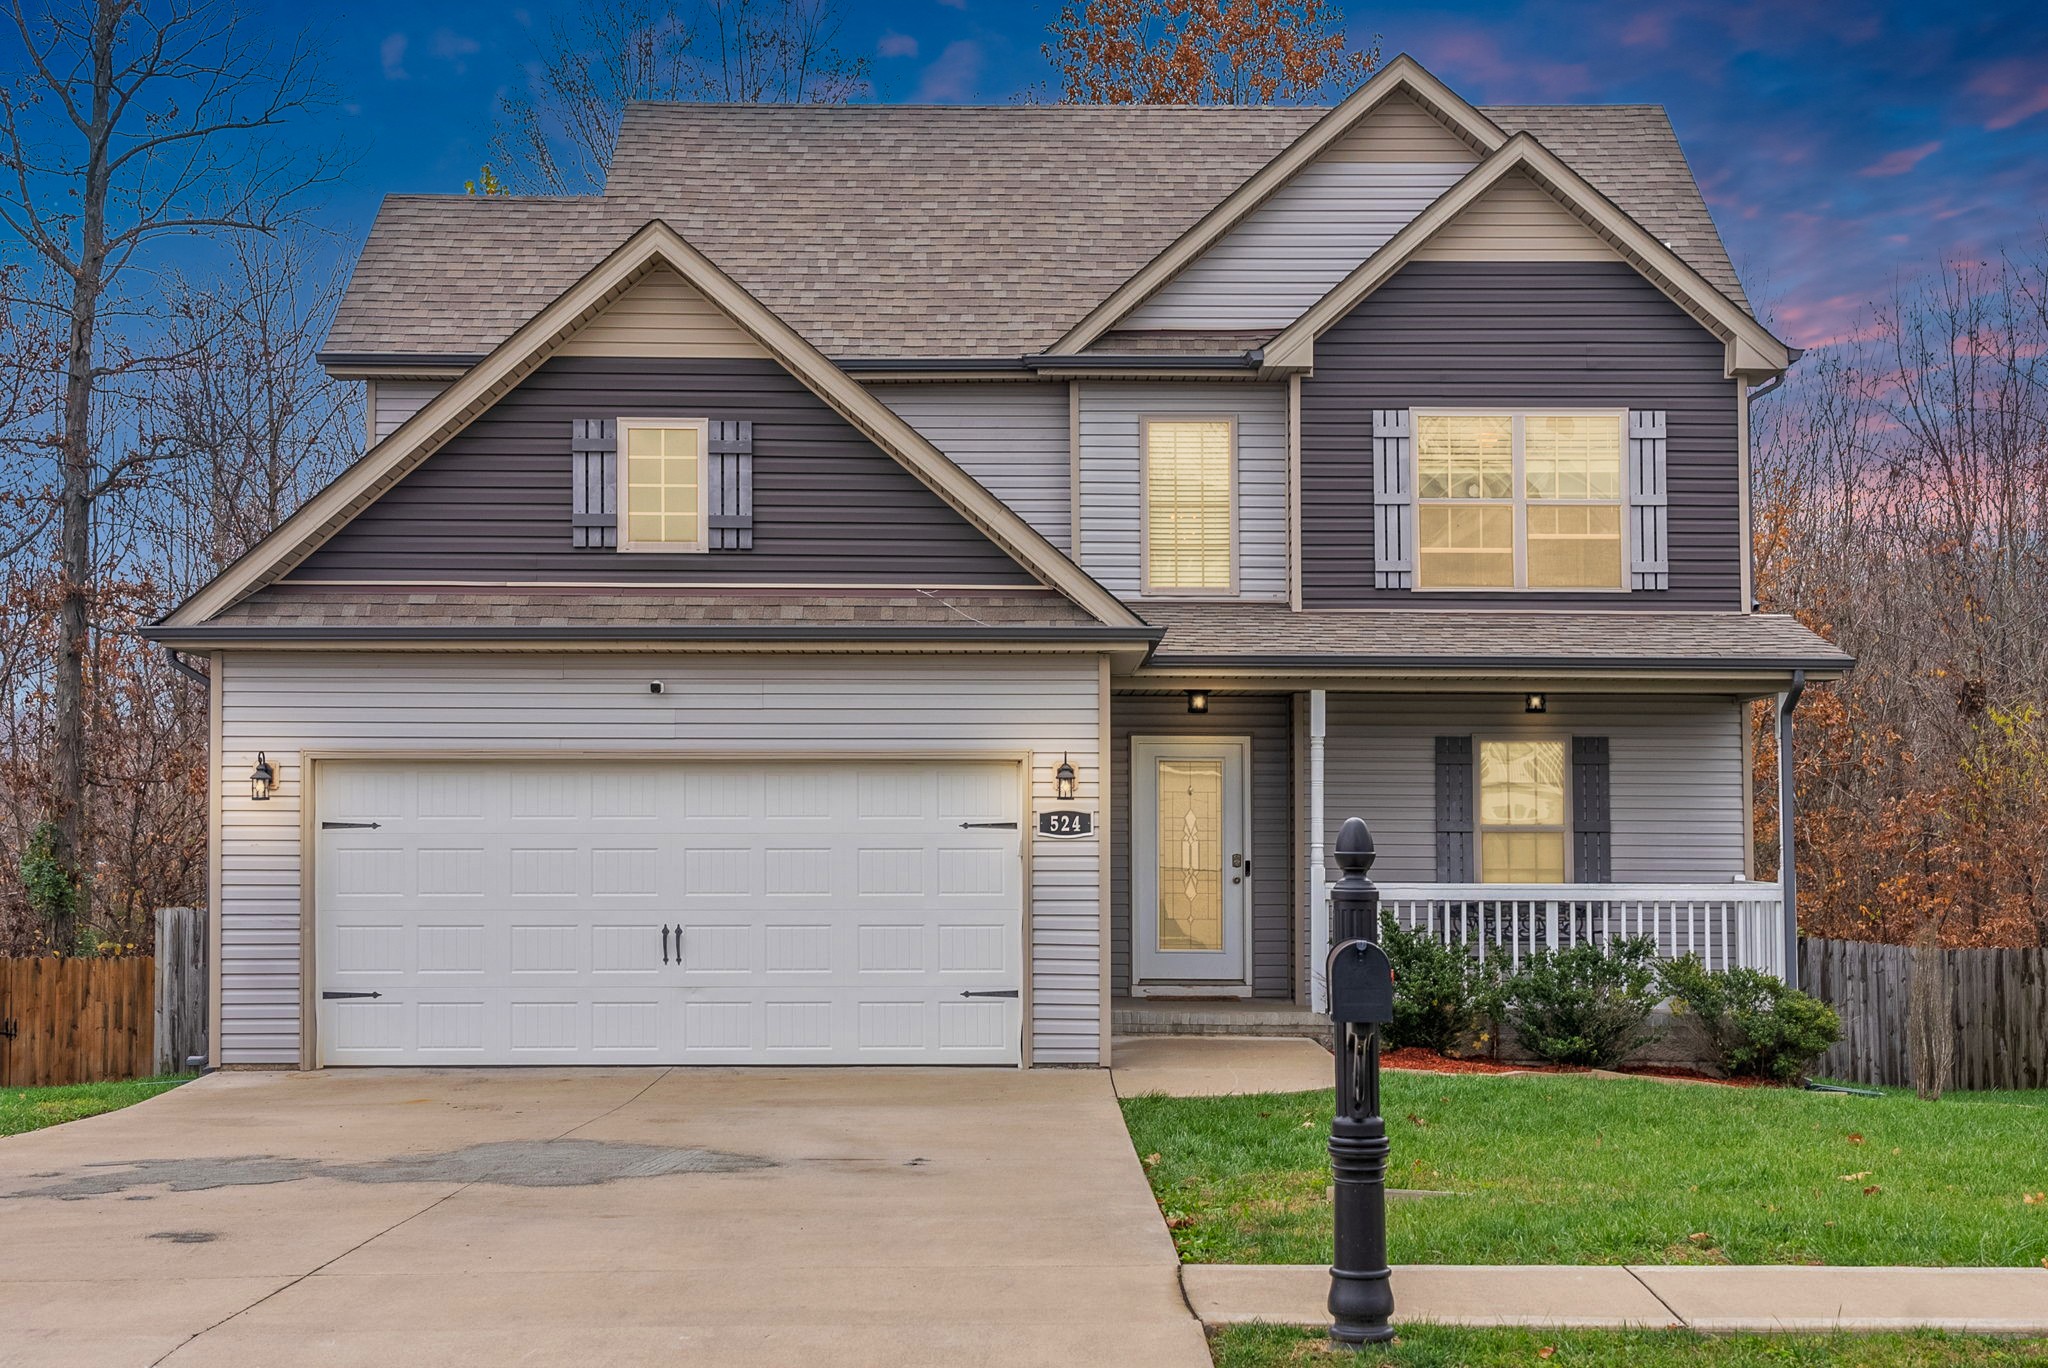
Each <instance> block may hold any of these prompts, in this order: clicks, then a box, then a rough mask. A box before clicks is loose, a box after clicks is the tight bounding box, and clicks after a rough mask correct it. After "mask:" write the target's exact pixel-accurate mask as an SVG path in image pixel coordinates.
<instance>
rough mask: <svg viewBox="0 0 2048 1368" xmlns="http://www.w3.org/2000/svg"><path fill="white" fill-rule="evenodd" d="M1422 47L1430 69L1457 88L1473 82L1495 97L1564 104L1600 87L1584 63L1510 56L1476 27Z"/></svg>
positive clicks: (1418, 46) (1419, 48)
mask: <svg viewBox="0 0 2048 1368" xmlns="http://www.w3.org/2000/svg"><path fill="white" fill-rule="evenodd" d="M1416 48H1417V51H1418V53H1419V54H1420V55H1421V57H1422V60H1423V62H1424V63H1425V64H1426V65H1428V66H1430V67H1431V68H1432V69H1438V70H1441V71H1444V72H1447V73H1451V75H1452V82H1451V83H1452V84H1453V85H1457V84H1459V83H1461V82H1465V81H1470V82H1472V83H1474V84H1476V85H1481V86H1485V87H1487V93H1488V95H1489V96H1491V97H1492V98H1494V99H1504V98H1505V99H1512V98H1515V97H1517V96H1523V95H1536V96H1539V97H1541V98H1543V99H1546V100H1562V99H1566V98H1568V97H1570V96H1573V95H1584V94H1586V93H1587V92H1589V91H1591V90H1592V89H1593V88H1594V86H1593V78H1592V73H1591V72H1589V71H1588V70H1587V69H1586V66H1585V64H1584V63H1583V62H1545V61H1542V60H1540V59H1538V58H1535V57H1532V56H1530V55H1529V54H1528V53H1525V52H1518V53H1515V54H1514V55H1513V56H1509V55H1508V54H1507V53H1504V52H1502V51H1501V47H1500V44H1499V43H1498V42H1496V41H1495V40H1494V39H1493V38H1492V37H1491V36H1489V35H1487V34H1485V33H1480V32H1477V31H1474V30H1471V29H1453V30H1450V31H1449V32H1446V33H1443V34H1441V35H1439V36H1437V37H1434V38H1430V39H1428V40H1427V41H1425V42H1421V43H1418V44H1416Z"/></svg>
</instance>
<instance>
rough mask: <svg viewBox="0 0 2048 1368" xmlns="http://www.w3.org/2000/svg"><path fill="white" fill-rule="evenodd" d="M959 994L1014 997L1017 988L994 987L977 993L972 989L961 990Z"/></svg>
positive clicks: (964, 995) (966, 995) (965, 995)
mask: <svg viewBox="0 0 2048 1368" xmlns="http://www.w3.org/2000/svg"><path fill="white" fill-rule="evenodd" d="M960 996H961V997H1015V996H1017V990H1016V989H1015V988H994V989H990V990H989V991H987V992H983V993H977V992H973V991H966V992H962V993H961V994H960Z"/></svg>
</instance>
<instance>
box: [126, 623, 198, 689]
mask: <svg viewBox="0 0 2048 1368" xmlns="http://www.w3.org/2000/svg"><path fill="white" fill-rule="evenodd" d="M143 635H144V636H149V635H150V629H148V628H144V629H143ZM164 659H165V660H167V661H169V662H170V665H171V668H172V669H174V670H176V671H177V672H178V673H179V674H181V675H183V676H185V678H187V679H189V680H191V681H192V682H193V683H194V684H197V685H198V686H199V687H200V688H202V689H205V690H206V691H207V693H208V695H209V696H211V694H212V692H213V679H212V677H211V676H209V675H208V674H207V673H206V672H205V671H204V670H195V669H193V668H192V666H191V665H190V664H189V663H188V662H187V661H186V659H185V655H184V653H183V652H182V651H180V650H179V649H178V648H177V647H175V646H166V647H164Z"/></svg>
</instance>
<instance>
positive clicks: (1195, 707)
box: [1188, 689, 1209, 713]
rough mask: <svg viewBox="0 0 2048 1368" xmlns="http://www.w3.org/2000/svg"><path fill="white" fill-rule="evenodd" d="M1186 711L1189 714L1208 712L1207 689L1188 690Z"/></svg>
mask: <svg viewBox="0 0 2048 1368" xmlns="http://www.w3.org/2000/svg"><path fill="white" fill-rule="evenodd" d="M1188 711H1189V712H1191V713H1205V712H1207V711H1209V691H1208V690H1207V689H1189V690H1188Z"/></svg>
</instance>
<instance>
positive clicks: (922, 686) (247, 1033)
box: [214, 651, 1102, 1065]
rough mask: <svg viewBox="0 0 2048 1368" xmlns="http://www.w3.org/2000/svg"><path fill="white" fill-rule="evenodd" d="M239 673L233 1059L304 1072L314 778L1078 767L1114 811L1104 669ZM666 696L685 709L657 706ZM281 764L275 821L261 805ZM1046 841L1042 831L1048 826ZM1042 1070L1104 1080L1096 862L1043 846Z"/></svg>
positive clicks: (795, 665) (637, 666)
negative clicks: (752, 758) (317, 764)
mask: <svg viewBox="0 0 2048 1368" xmlns="http://www.w3.org/2000/svg"><path fill="white" fill-rule="evenodd" d="M214 668H215V669H216V670H218V671H220V672H221V674H220V678H221V717H220V727H221V746H220V753H219V754H218V755H217V756H216V757H215V764H216V766H217V768H216V771H215V774H214V782H215V784H216V785H217V786H218V791H219V792H220V794H221V795H222V798H221V803H222V814H221V817H222V825H221V851H220V860H221V887H220V889H219V903H218V905H219V908H220V923H221V942H222V961H221V964H220V984H221V999H222V1028H221V1042H220V1046H221V1057H222V1060H223V1062H225V1063H230V1064H274V1065H275V1064H282V1065H296V1064H297V1063H298V1061H299V1009H300V987H301V985H300V975H299V966H300V943H301V925H300V892H301V872H302V869H303V860H302V855H301V850H300V830H301V827H300V822H301V817H302V813H301V809H300V801H301V794H302V793H303V791H304V790H303V787H302V765H301V758H302V755H303V754H304V753H306V752H312V753H315V754H321V753H324V754H328V755H336V754H339V753H342V752H346V753H348V754H349V755H351V756H356V757H361V756H366V755H408V754H419V753H422V752H435V753H440V754H444V755H445V754H449V753H457V752H459V753H463V754H467V755H470V756H493V755H510V754H513V753H525V754H528V755H532V754H546V753H555V754H574V753H578V752H583V751H592V752H603V753H606V754H613V755H631V756H638V757H657V756H674V757H677V758H679V759H681V758H686V757H688V756H690V755H692V754H710V753H716V754H719V755H722V756H726V757H728V758H729V757H732V756H734V755H739V754H745V753H747V752H755V751H758V752H760V753H762V754H764V755H766V754H773V753H778V752H779V753H783V754H788V753H791V752H795V753H798V754H800V755H802V756H803V757H804V758H807V759H816V758H823V757H830V756H831V755H833V754H835V753H844V754H848V755H852V754H856V753H864V754H869V755H873V754H884V755H888V756H890V757H892V758H915V757H917V756H919V755H930V756H935V757H936V756H941V755H945V754H948V753H950V754H956V755H971V754H980V755H991V754H999V753H1000V754H1010V755H1021V754H1024V753H1027V752H1028V753H1029V754H1030V755H1031V757H1032V789H1033V797H1034V803H1049V802H1051V800H1052V798H1053V782H1054V771H1055V770H1056V769H1057V768H1058V767H1059V764H1060V760H1061V757H1062V756H1066V757H1068V758H1070V759H1071V760H1072V762H1073V765H1074V769H1075V771H1076V774H1077V779H1078V782H1079V796H1080V799H1081V801H1082V802H1083V803H1093V802H1095V801H1097V798H1098V795H1099V793H1100V789H1099V787H1098V781H1099V771H1098V768H1097V752H1098V749H1099V745H1100V742H1099V737H1100V732H1099V730H1098V714H1099V708H1100V704H1099V697H1098V689H1099V686H1100V681H1099V678H1098V667H1097V662H1096V660H1095V659H1094V658H1093V657H1049V656H987V657H971V658H970V657H931V656H925V657H919V658H911V657H903V658H900V659H898V658H886V657H868V658H860V657H850V656H849V657H831V658H827V657H814V656H812V657H807V656H795V655H778V656H730V657H705V656H697V657H689V658H668V659H664V660H661V661H659V662H655V661H652V660H650V658H648V657H645V656H639V657H632V656H617V655H613V656H604V655H595V654H587V655H563V656H500V657H490V656H475V655H425V654H392V655H337V654H324V653H304V654H289V653H263V652H240V651H237V652H228V653H225V654H223V655H220V656H216V657H215V666H214ZM655 676H659V677H661V678H662V679H663V680H664V681H665V682H666V684H667V685H668V688H667V691H666V693H664V694H663V695H661V696H658V697H657V696H653V695H650V694H649V693H648V692H647V680H648V679H649V678H651V677H655ZM258 750H262V751H264V752H266V753H267V754H268V756H269V758H270V760H271V762H272V763H273V764H274V765H276V767H277V772H278V781H279V786H278V792H277V794H276V796H275V797H274V798H272V799H271V800H270V801H268V802H262V803H257V802H252V801H250V799H249V783H248V774H249V768H250V766H251V765H253V764H254V763H255V760H256V752H257V751H258ZM1027 820H1028V819H1027ZM1029 848H1030V855H1031V885H1030V894H1029V904H1028V917H1029V940H1030V947H1029V948H1030V963H1031V979H1030V992H1031V1004H1030V1010H1031V1021H1030V1032H1031V1040H1032V1056H1033V1059H1034V1061H1035V1062H1037V1063H1040V1064H1062V1063H1064V1064H1093V1063H1096V1062H1097V1061H1098V1049H1099V1045H1100V1039H1101V1025H1102V1022H1101V1009H1100V1004H1101V964H1102V953H1101V952H1102V945H1101V915H1102V910H1101V901H1100V895H1099V888H1100V873H1099V863H1100V862H1099V850H1098V847H1097V844H1096V843H1095V842H1094V841H1033V842H1032V843H1031V844H1030V847H1029Z"/></svg>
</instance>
